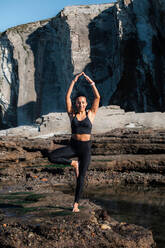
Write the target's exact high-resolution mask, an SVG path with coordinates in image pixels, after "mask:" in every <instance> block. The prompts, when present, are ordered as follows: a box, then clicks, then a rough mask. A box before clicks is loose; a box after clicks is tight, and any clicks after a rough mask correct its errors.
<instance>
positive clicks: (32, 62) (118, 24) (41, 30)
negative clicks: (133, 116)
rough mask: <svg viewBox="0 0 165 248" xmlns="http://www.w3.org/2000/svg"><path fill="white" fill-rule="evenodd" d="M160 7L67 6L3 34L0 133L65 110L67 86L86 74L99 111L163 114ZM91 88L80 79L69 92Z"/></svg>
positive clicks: (124, 0)
mask: <svg viewBox="0 0 165 248" xmlns="http://www.w3.org/2000/svg"><path fill="white" fill-rule="evenodd" d="M164 13H165V3H164V1H163V0H159V1H158V0H141V1H139V0H119V1H117V2H116V3H113V4H112V3H111V4H100V5H87V6H71V7H66V8H64V9H63V10H62V11H61V12H60V13H59V14H58V15H57V16H56V17H54V18H52V19H49V20H45V21H40V22H35V23H29V24H25V25H21V26H17V27H14V28H11V29H8V30H7V31H6V32H4V33H2V34H1V35H0V110H1V111H0V117H1V123H2V124H1V128H3V127H4V126H5V127H11V126H16V125H27V124H32V123H34V121H35V120H36V119H37V118H38V117H39V116H41V115H47V114H49V113H51V112H65V111H66V109H65V94H66V91H67V88H68V86H69V83H70V81H71V80H72V79H73V77H74V75H75V74H76V73H78V72H81V71H85V72H86V73H87V74H88V75H89V76H90V77H91V78H92V79H93V80H94V81H95V82H96V85H97V87H98V89H99V92H100V95H101V106H107V105H109V104H111V105H120V106H121V107H122V108H123V109H124V110H125V111H135V112H151V111H164V110H165V83H164V74H165V69H164V67H165V48H164V40H165V31H164V24H165V15H164ZM79 92H81V93H82V94H85V95H87V97H88V99H89V100H88V101H89V107H90V105H91V102H92V100H93V95H92V89H91V88H89V85H88V83H87V82H86V81H85V80H84V78H80V80H79V81H78V83H77V84H76V86H75V88H74V91H73V95H72V97H73V99H74V97H75V96H76V94H77V93H79Z"/></svg>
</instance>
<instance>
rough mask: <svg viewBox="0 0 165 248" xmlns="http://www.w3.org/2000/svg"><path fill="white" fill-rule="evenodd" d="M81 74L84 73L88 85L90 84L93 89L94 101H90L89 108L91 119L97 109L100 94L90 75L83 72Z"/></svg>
mask: <svg viewBox="0 0 165 248" xmlns="http://www.w3.org/2000/svg"><path fill="white" fill-rule="evenodd" d="M82 74H83V75H84V77H85V79H86V80H87V81H88V82H89V83H90V85H91V87H92V89H93V94H94V96H95V98H94V101H93V103H92V107H91V109H90V111H91V114H92V116H91V117H92V119H94V117H95V115H96V112H97V110H98V107H99V102H100V94H99V92H98V89H97V88H96V86H95V83H94V81H93V80H92V79H91V78H90V77H88V76H87V75H86V74H85V73H84V72H82Z"/></svg>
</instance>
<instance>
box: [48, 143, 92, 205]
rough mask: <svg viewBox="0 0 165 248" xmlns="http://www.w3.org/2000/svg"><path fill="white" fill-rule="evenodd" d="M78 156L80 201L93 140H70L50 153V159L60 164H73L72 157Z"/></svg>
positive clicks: (77, 192)
mask: <svg viewBox="0 0 165 248" xmlns="http://www.w3.org/2000/svg"><path fill="white" fill-rule="evenodd" d="M73 157H78V161H79V176H78V178H77V186H76V192H75V202H77V203H78V202H79V199H80V195H81V193H82V190H83V186H84V178H85V174H86V171H87V169H88V166H89V163H90V159H91V140H89V141H79V140H74V139H71V140H70V145H68V146H66V147H62V148H59V149H56V150H54V151H52V152H51V153H50V154H49V157H48V159H49V161H50V162H52V163H58V164H71V162H72V160H70V158H73Z"/></svg>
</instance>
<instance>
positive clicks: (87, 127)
mask: <svg viewBox="0 0 165 248" xmlns="http://www.w3.org/2000/svg"><path fill="white" fill-rule="evenodd" d="M71 129H72V134H91V131H92V123H91V121H90V120H89V118H88V114H87V116H86V118H85V119H84V120H82V121H79V120H78V119H77V117H76V115H75V117H74V118H73V119H72V121H71Z"/></svg>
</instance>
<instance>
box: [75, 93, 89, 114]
mask: <svg viewBox="0 0 165 248" xmlns="http://www.w3.org/2000/svg"><path fill="white" fill-rule="evenodd" d="M86 106H87V100H86V97H85V96H79V97H77V99H76V108H77V110H78V111H85V109H86Z"/></svg>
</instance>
